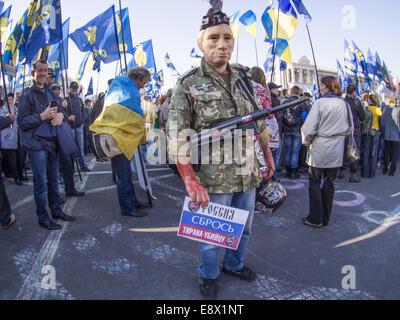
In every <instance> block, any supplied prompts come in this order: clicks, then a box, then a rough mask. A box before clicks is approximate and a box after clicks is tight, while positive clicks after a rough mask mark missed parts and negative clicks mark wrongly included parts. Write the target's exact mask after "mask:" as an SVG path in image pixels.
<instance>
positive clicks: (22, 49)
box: [18, 0, 40, 62]
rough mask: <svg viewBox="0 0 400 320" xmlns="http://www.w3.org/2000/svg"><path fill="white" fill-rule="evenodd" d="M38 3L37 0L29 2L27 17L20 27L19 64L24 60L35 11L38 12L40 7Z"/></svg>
mask: <svg viewBox="0 0 400 320" xmlns="http://www.w3.org/2000/svg"><path fill="white" fill-rule="evenodd" d="M39 2H40V1H39V0H31V2H30V4H29V7H28V13H27V16H26V18H25V21H24V23H23V25H22V30H23V31H22V36H21V39H20V41H19V48H18V49H19V62H21V61H23V60H24V59H25V58H26V43H27V42H28V39H29V37H30V35H31V32H32V28H33V25H34V23H35V16H36V11H37V10H38V8H39V5H40V3H39Z"/></svg>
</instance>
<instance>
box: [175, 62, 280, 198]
mask: <svg viewBox="0 0 400 320" xmlns="http://www.w3.org/2000/svg"><path fill="white" fill-rule="evenodd" d="M229 70H230V74H231V88H228V86H227V84H226V82H225V81H224V80H223V78H222V77H221V76H220V75H219V74H218V73H217V72H216V71H215V70H214V69H213V68H211V66H210V65H209V64H208V63H207V62H206V61H205V60H204V59H203V60H202V64H201V66H200V67H199V68H197V69H194V70H192V71H190V72H189V73H187V74H186V75H184V76H183V77H182V78H181V79H180V80H179V82H178V84H177V87H176V88H175V91H174V94H173V96H172V101H171V104H170V107H169V117H168V122H167V134H168V152H169V156H170V157H178V156H183V157H188V156H190V148H189V147H188V142H187V139H186V137H185V136H182V137H179V136H178V133H181V132H182V131H183V130H187V129H192V130H194V131H196V132H199V131H200V130H202V129H206V128H208V127H210V126H211V125H212V124H214V123H216V122H220V121H222V120H227V119H230V118H233V117H235V116H238V115H242V116H246V115H248V114H250V113H253V112H255V110H254V108H253V106H252V105H251V103H250V101H249V100H248V98H247V97H246V95H245V94H244V92H242V89H241V88H240V87H239V84H238V80H239V79H240V74H239V73H238V71H236V70H234V69H232V68H231V67H230V66H229ZM254 100H255V101H256V102H257V103H258V99H257V97H256V96H254ZM258 104H259V103H258ZM260 109H262V108H261V107H260ZM257 125H258V129H259V132H261V134H260V140H261V142H262V145H268V142H269V140H270V138H271V136H272V133H271V131H270V130H269V129H268V128H267V126H266V123H265V121H259V122H258V123H257ZM249 141H250V139H249ZM246 145H247V146H248V149H249V150H247V153H246ZM225 148H226V150H225ZM240 148H241V152H232V149H233V150H238V148H235V147H233V148H232V146H229V145H228V146H225V145H224V143H223V142H221V148H220V152H211V156H212V159H213V161H214V162H212V160H210V162H211V163H215V164H202V165H201V170H200V172H198V173H197V178H198V180H199V182H200V184H201V185H202V186H203V187H204V188H206V189H207V190H208V192H209V193H211V194H231V193H236V192H246V191H248V190H251V189H254V188H257V187H259V185H260V183H261V181H262V179H263V178H262V175H261V172H260V168H259V164H258V161H257V157H256V155H255V151H254V143H251V142H249V143H247V144H246V141H243V143H242V146H241V147H240ZM230 154H231V157H230ZM246 154H247V157H246ZM226 158H227V159H230V161H229V160H227V161H226Z"/></svg>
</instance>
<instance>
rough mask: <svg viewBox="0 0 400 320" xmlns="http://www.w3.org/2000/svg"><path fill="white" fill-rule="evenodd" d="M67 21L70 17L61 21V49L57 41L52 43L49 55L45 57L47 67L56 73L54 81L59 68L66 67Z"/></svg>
mask: <svg viewBox="0 0 400 320" xmlns="http://www.w3.org/2000/svg"><path fill="white" fill-rule="evenodd" d="M69 23H70V18H68V19H67V21H65V22H64V23H63V27H62V33H63V40H62V41H61V50H60V44H59V43H56V44H54V45H52V46H51V48H50V52H49V56H48V58H47V63H48V65H49V68H51V69H53V72H54V73H55V74H56V81H57V79H58V75H59V74H61V70H67V69H68V34H69Z"/></svg>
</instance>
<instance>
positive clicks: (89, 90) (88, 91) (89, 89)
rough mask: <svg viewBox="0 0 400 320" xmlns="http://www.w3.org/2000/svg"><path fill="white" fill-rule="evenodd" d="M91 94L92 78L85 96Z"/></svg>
mask: <svg viewBox="0 0 400 320" xmlns="http://www.w3.org/2000/svg"><path fill="white" fill-rule="evenodd" d="M92 95H93V78H91V79H90V83H89V87H88V90H87V93H86V95H85V97H87V96H92Z"/></svg>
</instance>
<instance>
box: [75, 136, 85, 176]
mask: <svg viewBox="0 0 400 320" xmlns="http://www.w3.org/2000/svg"><path fill="white" fill-rule="evenodd" d="M72 133H73V135H74V138H75V131H74V130H72ZM76 134H77V136H78V139H77V140H78V148H79V154H80V156H78V161H79V166H80V167H81V169H84V168H86V162H85V153H84V147H85V142H84V141H85V140H84V135H83V129H82V128H76Z"/></svg>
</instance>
